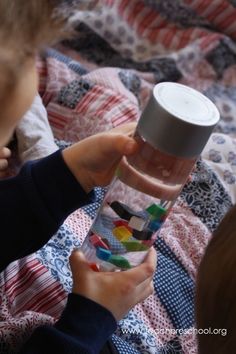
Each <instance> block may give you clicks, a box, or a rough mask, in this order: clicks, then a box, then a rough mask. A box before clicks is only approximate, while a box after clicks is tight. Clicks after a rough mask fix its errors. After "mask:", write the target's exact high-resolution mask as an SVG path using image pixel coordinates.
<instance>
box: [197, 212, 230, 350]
mask: <svg viewBox="0 0 236 354" xmlns="http://www.w3.org/2000/svg"><path fill="white" fill-rule="evenodd" d="M235 269H236V206H234V207H233V208H232V209H231V210H230V211H229V212H228V213H227V214H226V216H225V217H224V218H223V220H222V221H221V223H220V225H219V227H218V228H217V230H216V231H215V233H214V236H213V238H212V240H211V241H210V243H209V245H208V247H207V250H206V253H205V255H204V257H203V260H202V262H201V265H200V269H199V273H198V281H197V296H196V313H197V328H198V329H200V330H199V334H198V342H199V353H200V354H209V353H214V354H225V353H236V297H235V289H236V276H235ZM204 330H205V331H204ZM202 332H203V333H202Z"/></svg>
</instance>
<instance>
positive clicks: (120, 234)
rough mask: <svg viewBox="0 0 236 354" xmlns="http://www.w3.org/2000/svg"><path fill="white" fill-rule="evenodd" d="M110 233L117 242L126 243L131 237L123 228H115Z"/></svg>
mask: <svg viewBox="0 0 236 354" xmlns="http://www.w3.org/2000/svg"><path fill="white" fill-rule="evenodd" d="M112 233H113V235H114V236H115V237H116V238H117V239H118V240H119V241H127V240H128V239H129V238H130V237H131V236H132V233H131V232H130V231H129V230H128V229H127V228H126V227H125V226H118V227H115V228H114V229H113V230H112Z"/></svg>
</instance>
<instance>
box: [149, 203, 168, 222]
mask: <svg viewBox="0 0 236 354" xmlns="http://www.w3.org/2000/svg"><path fill="white" fill-rule="evenodd" d="M146 211H147V212H148V213H149V214H150V215H151V216H152V218H153V219H160V217H162V216H163V215H165V214H166V209H165V208H163V207H162V206H160V205H158V204H152V205H150V206H149V207H148V208H147V209H146Z"/></svg>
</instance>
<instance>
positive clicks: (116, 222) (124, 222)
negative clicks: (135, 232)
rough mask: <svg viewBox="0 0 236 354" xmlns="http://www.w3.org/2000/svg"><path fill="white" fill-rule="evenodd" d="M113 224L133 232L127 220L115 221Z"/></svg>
mask: <svg viewBox="0 0 236 354" xmlns="http://www.w3.org/2000/svg"><path fill="white" fill-rule="evenodd" d="M131 219H132V218H131ZM113 224H114V225H115V226H116V227H119V226H125V227H126V228H127V229H128V230H129V231H130V232H132V229H131V227H129V223H128V221H126V220H122V219H119V220H113Z"/></svg>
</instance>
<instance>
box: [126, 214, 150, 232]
mask: <svg viewBox="0 0 236 354" xmlns="http://www.w3.org/2000/svg"><path fill="white" fill-rule="evenodd" d="M145 225H146V220H144V219H142V218H138V217H137V216H132V218H131V219H130V221H129V224H128V226H129V227H131V228H132V229H135V230H138V231H143V229H144V228H145Z"/></svg>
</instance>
